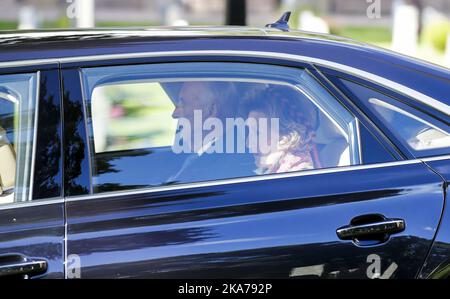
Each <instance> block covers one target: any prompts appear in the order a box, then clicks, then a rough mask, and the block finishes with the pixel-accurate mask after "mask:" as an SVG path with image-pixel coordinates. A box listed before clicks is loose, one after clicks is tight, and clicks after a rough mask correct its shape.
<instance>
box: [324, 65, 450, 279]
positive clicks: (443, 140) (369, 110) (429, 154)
mask: <svg viewBox="0 0 450 299" xmlns="http://www.w3.org/2000/svg"><path fill="white" fill-rule="evenodd" d="M323 72H324V73H325V74H326V75H327V76H328V78H329V79H330V80H331V81H332V82H333V83H334V84H335V85H336V86H338V87H339V88H340V89H341V90H342V91H343V92H344V93H346V94H347V95H348V96H349V97H350V98H352V99H353V100H354V102H355V103H356V104H357V105H359V107H360V108H361V109H362V110H364V111H365V113H366V114H368V115H370V116H371V118H372V119H373V120H374V121H375V122H377V123H378V126H379V127H380V128H383V130H384V131H385V132H386V133H387V135H389V138H391V139H393V140H396V143H397V144H399V146H401V147H403V148H404V152H407V153H410V155H412V156H413V157H416V158H418V159H420V160H421V161H422V162H423V163H424V164H426V165H427V166H428V167H429V168H430V169H431V170H432V171H433V172H435V173H436V174H437V175H439V176H440V177H441V178H442V181H443V182H444V186H443V187H444V197H447V198H446V199H445V200H448V183H449V173H450V169H449V165H450V164H449V154H450V126H449V125H448V124H449V116H448V114H446V113H443V112H442V111H440V110H439V109H436V107H437V106H439V105H429V104H428V105H425V103H426V102H425V103H420V102H418V101H417V100H415V99H412V98H408V97H406V96H405V95H402V94H401V93H399V92H398V91H395V90H390V89H388V88H386V87H381V86H378V85H376V84H374V83H373V82H367V81H365V80H363V79H362V78H358V77H356V76H351V75H348V74H345V73H343V72H339V71H336V70H329V69H323ZM410 76H411V78H410V79H411V80H412V81H414V80H415V76H416V74H415V73H414V72H411V74H410ZM443 82H445V81H444V80H443ZM436 84H441V83H440V81H438V80H437V83H436ZM439 92H441V93H442V94H448V92H449V86H448V84H446V83H442V85H441V86H440V89H439ZM435 106H436V107H435ZM441 106H445V104H444V103H442V104H441ZM441 110H442V109H441ZM425 111H428V113H424V112H425ZM448 216H449V212H448V204H445V205H444V208H443V213H442V218H441V220H440V225H439V228H438V231H437V233H436V236H435V238H434V242H433V245H432V248H431V249H430V253H429V254H428V256H427V259H426V261H425V263H424V266H423V268H422V270H421V271H420V274H419V276H418V277H420V278H448V277H449V273H450V272H449V264H450V260H449V249H448V248H449V246H448V244H449V239H448V227H449V226H448V222H449V217H448Z"/></svg>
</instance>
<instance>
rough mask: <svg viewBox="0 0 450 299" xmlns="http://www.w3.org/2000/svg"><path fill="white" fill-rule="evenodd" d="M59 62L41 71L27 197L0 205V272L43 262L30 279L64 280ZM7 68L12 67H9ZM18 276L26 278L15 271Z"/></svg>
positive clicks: (34, 70)
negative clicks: (41, 267) (38, 270)
mask: <svg viewBox="0 0 450 299" xmlns="http://www.w3.org/2000/svg"><path fill="white" fill-rule="evenodd" d="M57 68H58V65H57V64H51V65H43V66H41V67H40V68H39V69H34V68H33V69H30V68H28V69H21V72H37V71H39V73H38V74H39V75H38V78H39V83H38V86H39V93H38V94H39V97H38V109H37V111H38V113H37V115H36V117H37V121H36V124H37V125H38V127H37V128H36V134H35V137H36V139H35V150H34V151H33V154H34V155H35V157H34V159H33V161H34V175H33V176H32V178H33V181H32V183H31V184H32V186H30V189H31V190H33V193H32V196H30V198H31V201H24V202H15V203H10V204H7V205H0V272H1V273H0V275H1V276H3V275H4V271H9V270H8V269H11V267H12V266H14V264H16V265H17V264H21V263H22V262H25V263H31V264H32V263H38V262H41V261H43V262H45V264H46V265H45V268H46V271H45V273H41V272H33V273H31V274H30V275H28V277H29V278H35V277H36V278H37V277H44V278H64V233H65V230H64V210H65V208H64V200H63V197H62V190H63V186H62V177H63V173H62V146H61V134H62V127H61V117H60V113H61V96H60V91H61V89H60V84H59V71H58V69H57ZM10 72H11V70H10ZM18 277H22V278H23V277H26V276H25V275H18Z"/></svg>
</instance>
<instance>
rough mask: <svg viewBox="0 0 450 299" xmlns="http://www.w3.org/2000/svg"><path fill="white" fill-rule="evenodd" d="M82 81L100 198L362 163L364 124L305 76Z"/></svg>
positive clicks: (138, 72)
mask: <svg viewBox="0 0 450 299" xmlns="http://www.w3.org/2000/svg"><path fill="white" fill-rule="evenodd" d="M83 78H84V82H83V86H84V87H85V91H84V92H85V95H84V96H85V98H86V103H87V111H88V126H89V128H90V140H91V142H90V151H91V156H92V172H93V173H92V178H93V187H94V192H97V193H98V192H105V191H114V190H123V189H135V188H144V187H151V186H164V185H173V184H182V183H192V182H203V181H211V180H218V179H231V178H241V177H248V176H257V175H266V174H274V173H287V172H294V171H308V170H312V169H320V168H327V167H340V166H348V165H356V164H359V163H360V150H359V148H358V138H359V137H358V135H357V132H358V129H357V121H356V119H355V118H354V117H353V115H351V114H350V112H349V111H347V110H346V109H345V108H344V107H343V106H341V104H340V103H339V102H338V101H336V99H335V98H334V97H332V96H331V95H330V94H329V93H328V92H327V91H326V90H325V89H324V88H323V87H322V86H321V85H320V84H318V83H317V82H316V81H315V79H314V78H313V77H312V76H311V75H310V74H309V73H308V72H307V71H305V70H300V69H294V68H286V67H278V66H268V65H257V64H245V63H171V64H154V65H138V66H114V67H101V68H87V69H84V70H83Z"/></svg>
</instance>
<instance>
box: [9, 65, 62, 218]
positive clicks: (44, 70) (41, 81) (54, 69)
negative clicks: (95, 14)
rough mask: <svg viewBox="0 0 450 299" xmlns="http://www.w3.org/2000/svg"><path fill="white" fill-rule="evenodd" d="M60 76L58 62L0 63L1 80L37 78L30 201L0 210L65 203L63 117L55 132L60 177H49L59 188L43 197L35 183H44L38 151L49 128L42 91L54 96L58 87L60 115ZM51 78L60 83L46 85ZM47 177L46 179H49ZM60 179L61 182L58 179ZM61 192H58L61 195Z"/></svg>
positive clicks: (57, 98)
mask: <svg viewBox="0 0 450 299" xmlns="http://www.w3.org/2000/svg"><path fill="white" fill-rule="evenodd" d="M59 72H60V63H59V62H58V61H57V59H52V60H47V61H43V62H37V63H29V62H27V61H11V62H3V63H0V76H3V75H18V74H35V75H36V90H35V96H36V98H35V103H34V105H35V107H34V110H35V115H34V119H33V123H34V131H33V147H32V149H31V165H30V172H31V174H30V178H29V186H28V188H29V194H28V200H26V201H20V202H12V203H6V204H0V210H5V209H15V208H27V207H31V206H40V205H47V204H56V203H62V202H63V201H64V199H63V185H62V176H63V165H62V159H63V153H62V140H61V136H62V134H63V128H62V116H61V115H58V116H57V119H58V120H57V122H58V124H59V127H58V128H55V129H56V130H59V132H60V134H59V136H58V143H59V145H60V147H61V151H60V156H59V159H60V162H61V163H59V164H60V165H59V167H60V169H59V170H60V171H59V173H58V174H57V175H54V176H50V177H51V178H52V179H55V184H56V186H57V188H56V189H55V192H53V193H54V194H52V195H49V196H46V197H42V196H41V195H40V194H39V192H36V191H37V188H35V186H36V183H37V182H40V181H42V179H43V176H41V177H39V175H38V172H37V170H38V169H40V168H41V167H43V166H44V165H42V163H41V162H40V161H39V159H37V152H38V150H39V148H40V147H41V146H42V144H41V142H40V138H41V136H42V135H43V132H44V131H46V130H47V129H48V126H47V124H45V123H43V122H42V121H41V120H40V118H41V116H42V113H41V111H42V109H43V108H44V107H45V105H46V103H45V102H46V100H48V99H46V98H45V97H44V94H43V92H42V91H43V90H47V91H48V90H51V92H53V91H55V90H54V87H56V89H57V92H55V93H52V95H53V96H54V101H55V102H57V103H58V106H59V107H58V110H59V111H60V112H61V111H62V109H61V106H60V100H61V94H60V89H59V85H60V81H59ZM48 74H52V75H54V79H57V80H55V81H52V82H46V76H47V75H48ZM46 175H47V174H45V175H44V176H46ZM58 177H60V180H59V179H58ZM58 190H59V192H58Z"/></svg>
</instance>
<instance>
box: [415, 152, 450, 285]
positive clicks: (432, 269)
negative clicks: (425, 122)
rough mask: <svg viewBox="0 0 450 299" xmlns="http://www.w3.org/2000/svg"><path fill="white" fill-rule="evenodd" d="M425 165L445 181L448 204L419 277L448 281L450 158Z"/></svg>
mask: <svg viewBox="0 0 450 299" xmlns="http://www.w3.org/2000/svg"><path fill="white" fill-rule="evenodd" d="M425 163H426V164H427V165H428V166H430V167H431V168H432V169H433V170H434V171H436V172H437V173H438V174H439V175H441V176H442V177H443V178H444V179H445V181H446V190H445V195H446V204H445V208H444V212H443V214H442V219H441V221H440V225H439V229H438V232H437V234H436V237H435V240H434V243H433V246H432V248H431V250H430V253H429V255H428V257H427V260H426V262H425V264H424V266H423V269H422V270H421V272H420V275H419V277H420V278H447V279H448V278H449V277H450V206H449V204H448V192H449V188H448V186H449V182H450V157H448V156H447V157H436V158H430V159H425Z"/></svg>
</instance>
